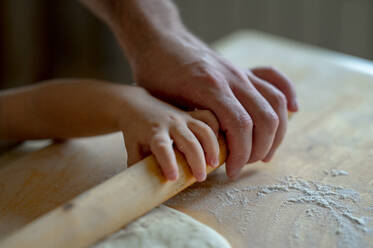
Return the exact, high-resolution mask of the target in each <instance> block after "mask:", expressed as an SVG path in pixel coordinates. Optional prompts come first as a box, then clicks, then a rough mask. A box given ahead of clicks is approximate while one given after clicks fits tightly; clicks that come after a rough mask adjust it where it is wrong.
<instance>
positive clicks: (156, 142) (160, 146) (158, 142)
mask: <svg viewBox="0 0 373 248" xmlns="http://www.w3.org/2000/svg"><path fill="white" fill-rule="evenodd" d="M150 145H151V146H152V147H153V148H155V149H157V150H162V151H164V150H167V149H168V147H169V142H167V140H166V139H164V138H163V137H159V136H156V137H154V138H153V139H152V140H151V144H150Z"/></svg>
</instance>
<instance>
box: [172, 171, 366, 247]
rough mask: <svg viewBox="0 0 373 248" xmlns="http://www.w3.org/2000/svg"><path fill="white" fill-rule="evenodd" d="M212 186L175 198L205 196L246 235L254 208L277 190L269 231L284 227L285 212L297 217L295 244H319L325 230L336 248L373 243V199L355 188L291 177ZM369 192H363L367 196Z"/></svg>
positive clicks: (214, 212) (190, 199) (292, 234)
mask: <svg viewBox="0 0 373 248" xmlns="http://www.w3.org/2000/svg"><path fill="white" fill-rule="evenodd" d="M324 174H325V175H328V176H330V177H332V178H333V177H336V176H347V175H348V172H345V171H337V170H332V171H328V173H327V174H326V173H325V172H324ZM209 186H210V185H208V186H207V187H203V186H201V187H200V188H198V187H196V188H189V189H187V190H186V191H184V192H183V193H182V194H180V195H178V196H176V198H175V201H179V202H181V203H183V202H194V201H197V200H199V199H205V198H206V199H208V205H207V204H206V205H205V206H207V209H208V211H209V213H210V214H212V215H213V216H215V218H216V220H217V221H218V222H219V223H230V222H233V223H234V226H235V227H237V232H240V233H242V235H245V234H247V233H250V232H251V231H250V230H249V229H248V226H250V223H252V222H253V221H252V220H253V219H255V218H256V217H255V215H256V208H257V207H259V208H261V209H262V208H263V207H269V208H270V206H265V205H263V202H265V201H266V199H267V198H269V197H271V196H272V195H273V197H274V195H275V194H276V195H278V197H277V198H278V199H282V200H281V201H282V204H280V206H279V208H278V209H277V210H276V214H275V215H274V218H273V220H272V221H271V225H270V226H269V227H268V229H267V230H266V232H267V233H272V232H271V230H273V231H274V230H275V229H276V228H282V227H283V224H285V223H286V220H283V219H282V218H283V217H284V216H290V215H292V216H297V217H296V219H294V220H293V221H292V223H293V225H292V228H291V229H290V235H289V245H290V246H291V247H317V246H319V245H320V242H321V241H320V239H319V238H320V237H323V235H324V234H325V233H324V232H326V233H328V234H329V236H330V237H333V238H332V242H334V245H335V247H338V248H361V247H372V246H370V245H369V244H367V243H365V241H364V240H365V237H366V236H368V235H372V231H373V229H372V227H371V226H372V225H371V224H372V220H373V211H372V208H371V207H369V206H366V203H367V202H370V201H365V200H364V198H363V197H362V194H360V193H359V192H358V191H356V190H354V189H352V188H347V187H343V186H341V185H333V184H325V183H321V182H317V181H312V180H306V179H302V178H300V177H293V176H286V177H285V178H283V179H280V180H278V182H277V183H275V184H268V185H247V186H239V187H236V186H234V187H230V188H229V189H227V188H224V187H225V185H224V184H214V185H213V186H211V187H209ZM372 192H373V191H372ZM208 195H210V196H214V197H208ZM367 195H368V194H364V196H365V197H367ZM202 196H203V197H202ZM206 201H207V200H206ZM201 205H203V204H201ZM297 206H298V207H297ZM238 209H241V210H242V209H244V210H245V211H238ZM302 209H303V210H302ZM194 210H197V211H200V210H202V209H194ZM299 210H301V212H299ZM302 211H304V212H303V214H302ZM242 213H244V214H242ZM327 247H329V246H327Z"/></svg>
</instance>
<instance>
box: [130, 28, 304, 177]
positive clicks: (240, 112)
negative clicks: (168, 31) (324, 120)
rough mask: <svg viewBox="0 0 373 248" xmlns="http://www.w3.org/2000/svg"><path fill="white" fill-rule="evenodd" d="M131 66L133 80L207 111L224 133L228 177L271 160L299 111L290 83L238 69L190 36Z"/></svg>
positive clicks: (271, 72) (269, 72) (265, 71)
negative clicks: (289, 117) (292, 115)
mask: <svg viewBox="0 0 373 248" xmlns="http://www.w3.org/2000/svg"><path fill="white" fill-rule="evenodd" d="M153 45H154V46H153V47H152V48H149V49H148V50H147V51H146V53H145V55H144V56H143V57H142V58H141V60H137V61H136V63H132V69H133V72H134V76H135V80H136V82H137V83H138V84H139V85H141V86H143V87H145V88H147V89H148V90H149V91H150V92H151V93H152V94H154V95H156V96H158V97H160V98H163V99H165V100H167V101H171V102H174V103H177V104H182V105H188V106H190V107H197V108H203V109H209V110H211V111H212V112H213V113H214V114H215V115H216V116H217V118H218V120H219V122H220V125H221V128H222V130H223V131H224V132H225V135H226V139H227V145H228V150H229V156H228V158H227V162H226V171H227V175H228V176H229V177H231V178H235V177H236V176H237V175H238V174H239V172H240V170H241V168H242V167H243V166H244V165H245V164H246V163H253V162H256V161H259V160H262V161H264V162H267V161H269V160H270V159H271V158H272V156H273V155H274V153H275V151H276V149H277V148H278V146H279V145H280V144H281V141H282V140H283V138H284V135H285V133H286V128H287V121H288V120H287V113H288V110H289V111H292V112H295V111H297V110H298V106H297V101H296V95H295V90H294V87H293V85H292V83H291V82H290V80H289V79H288V78H287V77H286V76H285V75H284V74H282V73H280V72H279V71H278V70H276V69H274V68H271V67H259V68H254V69H251V70H242V69H240V68H238V67H236V66H234V65H232V64H231V63H230V62H229V61H227V60H226V59H224V58H222V57H220V56H219V55H218V54H217V53H215V52H214V51H212V50H211V49H210V48H208V47H207V46H206V45H205V44H203V43H202V42H201V41H199V40H197V39H196V38H194V37H193V36H191V35H184V36H182V37H177V38H175V37H172V38H169V39H165V40H161V41H159V43H156V44H153Z"/></svg>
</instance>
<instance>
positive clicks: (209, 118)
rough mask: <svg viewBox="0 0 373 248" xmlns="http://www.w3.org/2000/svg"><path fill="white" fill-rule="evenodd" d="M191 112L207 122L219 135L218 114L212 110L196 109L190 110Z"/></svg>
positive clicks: (195, 116)
mask: <svg viewBox="0 0 373 248" xmlns="http://www.w3.org/2000/svg"><path fill="white" fill-rule="evenodd" d="M189 114H190V115H191V116H192V117H193V118H195V119H197V120H200V121H202V122H204V123H206V124H207V125H208V126H209V127H210V128H211V129H212V130H213V131H214V133H215V135H216V136H218V133H219V121H218V119H217V118H216V116H215V115H214V114H213V113H212V112H211V111H210V110H200V109H198V110H194V111H191V112H189Z"/></svg>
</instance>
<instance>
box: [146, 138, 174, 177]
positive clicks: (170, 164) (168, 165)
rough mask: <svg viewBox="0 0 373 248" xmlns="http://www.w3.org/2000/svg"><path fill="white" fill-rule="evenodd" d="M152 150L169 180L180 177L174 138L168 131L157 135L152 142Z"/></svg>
mask: <svg viewBox="0 0 373 248" xmlns="http://www.w3.org/2000/svg"><path fill="white" fill-rule="evenodd" d="M150 150H151V151H152V153H153V154H154V156H155V158H156V159H157V161H158V163H159V165H160V166H161V169H162V171H163V174H164V175H165V177H166V178H167V179H168V180H172V181H173V180H176V179H177V178H178V167H177V162H176V157H175V152H174V150H173V147H172V140H171V138H170V136H169V135H168V133H167V132H162V133H160V134H157V135H155V136H154V137H153V138H152V140H151V142H150Z"/></svg>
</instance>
